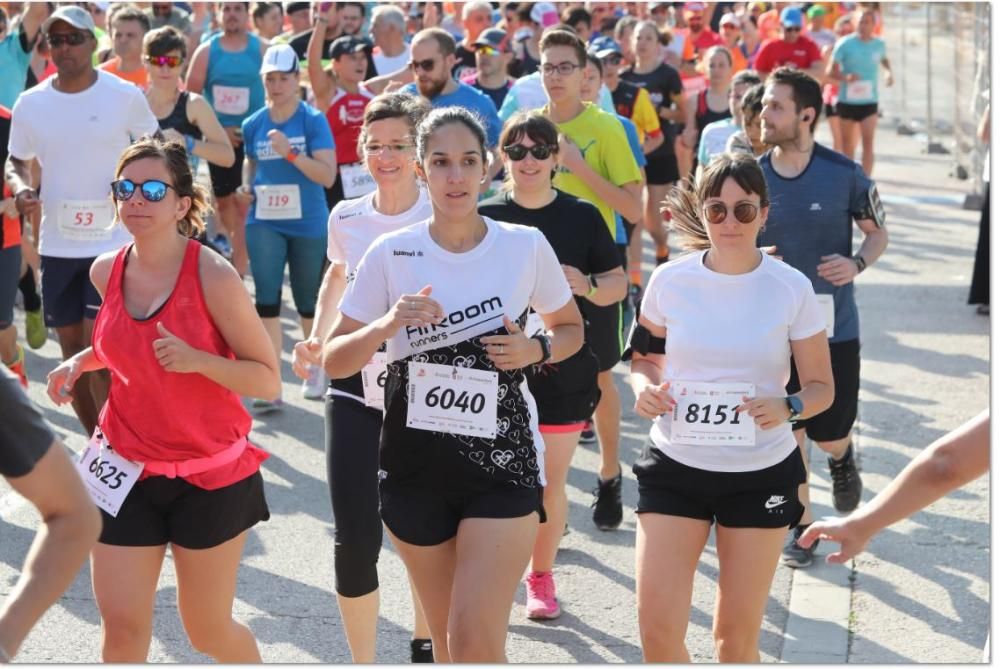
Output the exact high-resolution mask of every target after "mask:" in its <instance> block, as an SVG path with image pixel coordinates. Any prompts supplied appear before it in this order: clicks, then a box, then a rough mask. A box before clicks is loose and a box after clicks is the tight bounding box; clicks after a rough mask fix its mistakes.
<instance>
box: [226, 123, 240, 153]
mask: <svg viewBox="0 0 1000 669" xmlns="http://www.w3.org/2000/svg"><path fill="white" fill-rule="evenodd" d="M223 130H225V131H226V136H227V137H229V143H230V144H232V145H233V148H236V147H237V146H239V145H240V144H242V143H243V131H242V130H240V127H239V126H237V125H232V126H228V127H225V128H223Z"/></svg>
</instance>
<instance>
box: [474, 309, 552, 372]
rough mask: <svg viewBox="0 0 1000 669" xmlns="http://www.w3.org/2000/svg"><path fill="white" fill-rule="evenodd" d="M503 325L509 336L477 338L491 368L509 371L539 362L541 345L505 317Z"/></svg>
mask: <svg viewBox="0 0 1000 669" xmlns="http://www.w3.org/2000/svg"><path fill="white" fill-rule="evenodd" d="M503 324H504V327H506V328H507V332H508V333H509V334H505V335H491V336H489V337H480V338H479V343H480V344H482V345H483V348H485V349H486V355H487V357H489V359H490V360H491V361H492V362H493V366H494V367H496V368H497V369H502V370H505V371H509V370H512V369H521V368H522V367H527V366H528V365H534V364H535V363H537V362H541V360H542V356H543V355H544V352H543V351H542V345H541V343H540V342H537V341H535V340H534V339H531V338H530V337H528V336H527V335H525V334H524V332H522V331H521V328H520V326H519V325H518V324H517V323H515V322H514V321H512V320H510V319H509V318H507V316H504V317H503Z"/></svg>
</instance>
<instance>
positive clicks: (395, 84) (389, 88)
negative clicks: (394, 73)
mask: <svg viewBox="0 0 1000 669" xmlns="http://www.w3.org/2000/svg"><path fill="white" fill-rule="evenodd" d="M405 85H406V84H404V83H403V82H402V81H395V80H393V81H390V82H389V83H388V84H386V85H385V88H383V89H382V92H383V93H395V92H396V91H398V90H399V89H401V88H402V87H403V86H405Z"/></svg>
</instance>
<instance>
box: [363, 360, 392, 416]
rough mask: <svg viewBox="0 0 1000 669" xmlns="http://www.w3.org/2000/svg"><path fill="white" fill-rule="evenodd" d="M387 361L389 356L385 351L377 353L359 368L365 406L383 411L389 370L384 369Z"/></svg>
mask: <svg viewBox="0 0 1000 669" xmlns="http://www.w3.org/2000/svg"><path fill="white" fill-rule="evenodd" d="M388 361H389V354H388V353H386V352H385V351H378V352H377V353H375V355H373V356H372V359H371V360H369V361H368V362H367V363H366V364H365V366H364V367H362V368H361V385H362V387H363V388H364V391H365V406H369V407H374V408H376V409H379V410H381V411H385V382H386V379H387V378H388V377H389V370H388V369H386V363H387V362H388Z"/></svg>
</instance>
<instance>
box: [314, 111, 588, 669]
mask: <svg viewBox="0 0 1000 669" xmlns="http://www.w3.org/2000/svg"><path fill="white" fill-rule="evenodd" d="M416 144H417V151H416V159H417V174H418V175H419V177H420V178H421V179H422V180H423V181H425V182H426V183H427V189H428V193H429V195H430V200H431V206H432V209H433V214H432V215H431V217H430V218H429V219H428V220H426V221H424V222H421V223H417V224H415V225H411V226H409V227H407V228H403V229H402V230H397V231H395V232H391V233H389V234H386V235H382V236H381V237H379V238H378V239H377V240H376V241H375V242H374V243H373V244H372V245H371V247H369V249H368V250H367V251H366V252H365V255H364V257H363V258H362V259H361V262H360V264H359V265H358V269H357V271H356V272H355V273H354V275H353V277H352V278H351V279H350V280H349V281H348V282H347V289H346V292H345V293H344V298H343V300H342V301H341V304H340V313H339V314H338V315H337V320H336V322H335V323H334V325H333V331H332V333H331V335H330V337H329V338H328V339H327V341H326V344H325V346H324V350H323V363H324V367H325V368H326V371H327V373H328V374H329V375H330V377H331V378H334V379H343V378H347V377H350V376H352V375H354V374H356V373H358V372H359V371H361V370H362V368H363V367H365V365H366V364H367V363H368V362H369V360H371V358H372V356H373V355H374V354H375V352H376V351H377V350H378V349H379V347H380V346H381V345H382V344H383V342H385V343H386V345H387V348H386V359H387V360H388V370H387V371H388V374H387V381H386V384H385V419H384V421H383V423H382V432H381V439H380V450H379V466H380V468H381V473H380V478H381V481H380V483H379V496H380V499H381V513H382V521H383V522H384V523H385V526H386V528H387V529H388V530H389V533H390V537H391V538H392V541H393V544H394V545H395V546H396V550H397V552H398V553H399V555H400V557H402V559H403V562H404V563H405V564H406V568H407V570H408V571H409V573H410V577H411V578H412V580H413V584H414V586H415V587H416V590H417V594H418V596H419V598H420V603H421V605H422V606H423V609H424V613H425V615H426V616H427V622H428V624H429V625H430V629H431V637H432V639H433V640H434V659H435V660H436V661H438V662H447V661H449V660H452V661H456V662H503V661H504V659H505V654H504V644H505V641H506V637H507V626H508V621H509V619H510V609H511V605H512V603H513V600H514V593H515V591H516V590H517V586H518V583H519V582H520V580H521V577H522V576H523V574H524V569H525V567H526V566H527V563H528V559H529V557H530V555H531V550H532V547H533V545H534V543H535V534H536V531H537V528H538V522H539V519H542V520H544V509H543V507H542V486H543V485H544V483H545V482H544V475H543V472H541V471H540V468H539V464H540V463H539V454H538V453H539V450H540V448H541V437H540V435H538V431H537V422H536V420H535V411H534V409H533V406H532V405H533V402H532V399H531V394H530V393H529V392H528V390H527V386H526V384H525V383H524V368H525V367H528V366H530V365H535V364H542V363H546V362H560V361H562V360H565V359H566V358H568V357H570V356H572V355H573V354H574V353H576V351H578V350H579V348H580V346H581V344H582V343H583V327H582V322H581V318H580V313H579V311H578V309H577V307H576V304H575V303H574V302H573V299H572V293H571V292H570V288H569V285H567V282H566V279H565V277H564V274H563V271H562V269H561V268H560V267H559V262H558V260H557V259H556V256H555V254H554V253H553V251H552V247H551V246H549V244H548V242H547V241H545V237H544V236H543V235H542V234H541V233H540V232H539V231H538V230H533V229H531V228H527V227H524V226H519V225H511V224H509V223H501V222H498V221H494V220H492V219H489V218H484V217H482V216H480V215H479V214H478V213H477V211H476V205H477V200H478V195H479V188H480V185H481V184H482V183H483V182H484V181H485V179H486V176H487V172H488V166H487V155H488V153H487V150H486V132H485V130H484V129H483V127H482V125H480V123H479V121H478V120H477V119H476V117H474V116H473V115H472V113H470V112H469V111H467V110H466V109H464V108H461V107H444V108H441V109H436V110H434V111H432V112H431V113H430V114H428V116H427V117H426V118H425V119H424V120H423V121H422V122H421V124H420V126H419V128H418V129H417V142H416ZM529 307H531V308H532V309H534V310H535V311H536V312H538V313H539V314H540V316H541V319H542V322H543V324H544V327H545V329H546V332H544V333H540V334H537V335H535V336H533V337H528V336H527V335H526V334H525V332H524V328H525V321H526V319H527V314H528V309H529ZM536 514H537V515H536Z"/></svg>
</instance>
